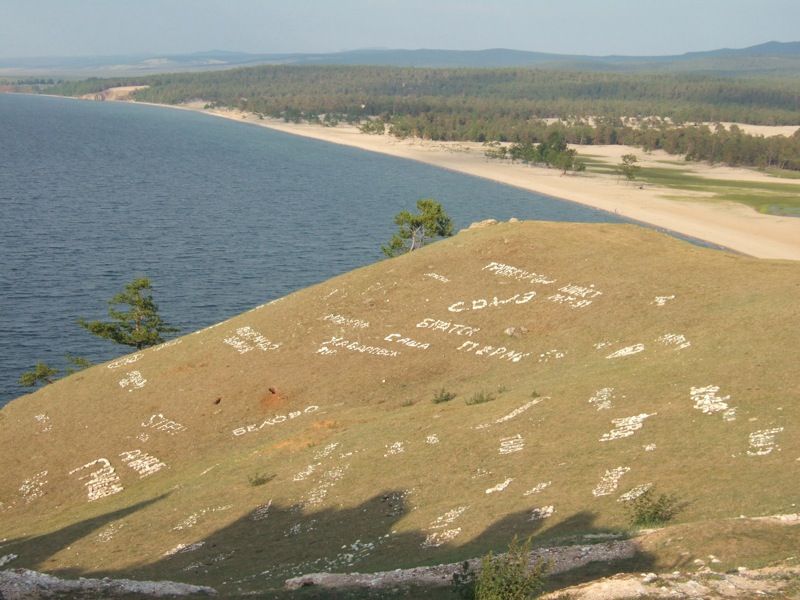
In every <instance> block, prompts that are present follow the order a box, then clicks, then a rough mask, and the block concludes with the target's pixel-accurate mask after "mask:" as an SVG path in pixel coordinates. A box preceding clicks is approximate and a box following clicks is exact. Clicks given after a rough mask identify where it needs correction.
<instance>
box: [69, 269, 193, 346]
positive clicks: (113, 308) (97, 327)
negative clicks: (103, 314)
mask: <svg viewBox="0 0 800 600" xmlns="http://www.w3.org/2000/svg"><path fill="white" fill-rule="evenodd" d="M150 289H151V286H150V280H149V279H147V278H146V277H143V278H140V279H134V280H133V281H131V282H130V283H128V284H126V285H125V290H124V291H122V292H120V293H119V294H116V295H115V296H114V297H113V298H111V300H109V301H108V315H109V317H111V319H112V320H111V321H110V322H109V321H86V320H85V319H80V320H79V321H78V324H79V325H80V326H81V327H84V328H85V329H87V330H88V331H89V332H91V333H93V334H94V335H96V336H98V337H101V338H105V339H107V340H111V341H112V342H116V343H117V344H123V345H125V346H133V347H135V348H136V349H137V350H141V349H142V348H147V347H148V346H155V345H156V344H160V343H161V342H163V341H164V339H163V338H162V337H161V335H162V334H164V333H174V332H177V331H178V329H177V328H175V327H170V326H169V325H167V324H166V323H165V322H164V321H162V320H161V317H160V316H159V314H158V306H156V303H155V302H154V301H153V296H152V295H151V294H150ZM120 305H128V306H129V307H130V308H129V310H119V309H118V308H117V307H118V306H120Z"/></svg>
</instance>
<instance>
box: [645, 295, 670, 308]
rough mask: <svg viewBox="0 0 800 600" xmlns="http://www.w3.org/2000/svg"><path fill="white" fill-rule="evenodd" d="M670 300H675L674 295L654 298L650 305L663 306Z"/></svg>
mask: <svg viewBox="0 0 800 600" xmlns="http://www.w3.org/2000/svg"><path fill="white" fill-rule="evenodd" d="M670 300H675V294H672V295H670V296H656V297H655V298H654V299H653V301H652V302H651V304H655V305H656V306H664V305H665V304H666V303H667V302H669V301H670Z"/></svg>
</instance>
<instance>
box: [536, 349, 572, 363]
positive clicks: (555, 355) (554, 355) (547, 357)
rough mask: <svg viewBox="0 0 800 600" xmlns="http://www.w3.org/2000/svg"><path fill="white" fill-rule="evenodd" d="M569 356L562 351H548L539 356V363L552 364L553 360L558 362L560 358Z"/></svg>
mask: <svg viewBox="0 0 800 600" xmlns="http://www.w3.org/2000/svg"><path fill="white" fill-rule="evenodd" d="M566 355H567V352H566V351H564V352H561V350H548V351H547V352H543V353H542V354H540V355H539V362H540V363H546V362H550V361H551V360H558V359H560V358H564V357H565V356H566Z"/></svg>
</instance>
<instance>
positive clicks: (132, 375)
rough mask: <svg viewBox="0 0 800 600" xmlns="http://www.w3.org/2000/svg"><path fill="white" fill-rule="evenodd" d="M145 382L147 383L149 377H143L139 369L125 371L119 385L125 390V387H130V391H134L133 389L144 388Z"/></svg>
mask: <svg viewBox="0 0 800 600" xmlns="http://www.w3.org/2000/svg"><path fill="white" fill-rule="evenodd" d="M145 383H147V379H145V378H144V377H142V374H141V373H140V372H139V371H130V372H129V373H125V377H124V378H123V379H120V380H119V387H121V388H122V389H123V390H124V389H125V388H130V389H129V390H128V391H129V392H132V391H133V390H138V389H141V388H143V387H144V384H145Z"/></svg>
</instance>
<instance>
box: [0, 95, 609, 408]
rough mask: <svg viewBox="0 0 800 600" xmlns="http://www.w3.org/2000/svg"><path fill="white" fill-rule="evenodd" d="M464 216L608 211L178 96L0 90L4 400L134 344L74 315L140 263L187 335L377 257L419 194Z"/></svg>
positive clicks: (91, 309) (458, 221) (102, 307)
mask: <svg viewBox="0 0 800 600" xmlns="http://www.w3.org/2000/svg"><path fill="white" fill-rule="evenodd" d="M424 197H433V198H436V199H437V200H438V201H439V202H441V203H442V204H443V205H444V207H445V209H446V210H447V212H448V213H449V214H450V216H451V217H452V218H453V220H454V221H455V225H456V228H461V227H464V226H466V225H468V224H469V223H471V222H473V221H478V220H481V219H487V218H495V219H498V220H503V219H508V218H510V217H518V218H521V219H543V220H555V221H584V222H597V221H620V219H618V218H616V217H615V216H614V215H611V214H609V213H604V212H602V211H597V210H593V209H591V208H586V207H583V206H580V205H577V204H573V203H570V202H563V201H559V200H556V199H554V198H550V197H547V196H542V195H538V194H533V193H530V192H525V191H522V190H519V189H517V188H513V187H510V186H505V185H501V184H496V183H492V182H490V181H487V180H483V179H480V178H475V177H470V176H467V175H461V174H457V173H452V172H449V171H446V170H442V169H438V168H435V167H430V166H426V165H423V164H420V163H416V162H413V161H407V160H402V159H397V158H391V157H387V156H383V155H379V154H374V153H369V152H364V151H361V150H356V149H352V148H347V147H342V146H336V145H332V144H326V143H324V142H317V141H313V140H308V139H304V138H299V137H295V136H291V135H287V134H283V133H279V132H276V131H271V130H268V129H264V128H261V127H255V126H253V125H248V124H245V123H237V122H234V121H229V120H223V119H219V118H214V117H211V116H208V115H202V114H199V113H192V112H187V111H178V110H172V109H165V108H158V107H150V106H141V105H131V104H115V103H102V102H81V101H77V100H69V99H63V98H49V97H38V96H15V95H8V94H0V244H1V245H0V406H2V405H3V404H5V403H6V402H7V401H9V400H10V399H12V398H15V397H17V396H19V395H21V394H23V393H25V392H26V390H25V389H23V388H20V387H19V386H18V385H17V379H18V377H19V375H20V374H21V373H22V372H23V371H25V370H28V369H30V368H31V367H32V366H33V365H35V363H36V362H37V361H39V360H42V361H45V362H47V363H49V364H51V365H52V366H55V367H58V368H63V367H64V366H65V359H64V355H65V353H67V352H69V353H72V354H78V355H81V356H86V357H88V358H90V359H91V360H93V361H102V360H108V359H110V358H113V357H115V356H118V355H120V354H124V353H127V352H128V351H129V349H127V348H126V347H123V346H118V345H115V344H112V343H110V342H107V341H104V340H101V339H98V338H95V337H93V336H92V335H90V334H89V333H88V332H86V331H85V330H83V329H82V328H80V327H79V326H78V325H77V324H76V320H77V319H78V318H79V317H85V318H87V319H101V318H104V317H105V316H106V307H107V304H106V302H107V300H108V299H109V298H111V296H113V295H114V294H115V293H117V292H119V291H120V290H121V289H122V287H123V285H124V284H125V283H127V282H129V281H130V280H132V279H133V278H134V277H143V276H146V277H149V278H150V279H151V281H152V282H153V284H154V297H155V299H156V301H157V302H158V304H159V308H160V312H161V314H162V316H163V317H164V318H165V320H166V321H167V322H169V323H170V324H172V325H175V326H178V327H180V328H181V331H182V333H188V332H190V331H193V330H196V329H199V328H201V327H205V326H207V325H210V324H212V323H216V322H218V321H221V320H223V319H226V318H228V317H230V316H233V315H235V314H237V313H240V312H242V311H244V310H246V309H248V308H252V307H253V306H256V305H258V304H261V303H263V302H265V301H268V300H271V299H273V298H277V297H279V296H283V295H285V294H287V293H289V292H291V291H293V290H296V289H298V288H302V287H305V286H308V285H310V284H313V283H317V282H319V281H323V280H325V279H327V278H329V277H332V276H334V275H337V274H340V273H343V272H345V271H348V270H351V269H353V268H355V267H359V266H362V265H365V264H368V263H372V262H375V261H376V260H379V259H380V258H382V255H381V252H380V245H381V244H383V243H385V242H386V241H388V239H389V238H390V237H391V235H392V233H393V230H394V229H395V227H394V225H393V216H394V215H395V214H396V213H397V212H399V211H400V210H403V209H414V205H415V203H416V201H417V200H418V199H419V198H424Z"/></svg>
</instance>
